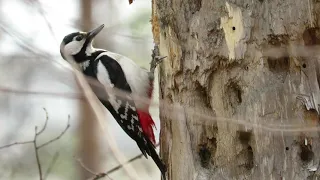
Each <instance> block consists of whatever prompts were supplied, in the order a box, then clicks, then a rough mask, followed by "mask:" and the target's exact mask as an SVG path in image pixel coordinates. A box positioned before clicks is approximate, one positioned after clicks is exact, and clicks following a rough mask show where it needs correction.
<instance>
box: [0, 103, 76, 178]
mask: <svg viewBox="0 0 320 180" xmlns="http://www.w3.org/2000/svg"><path fill="white" fill-rule="evenodd" d="M43 110H44V111H45V113H46V120H45V123H44V125H43V127H42V128H41V130H40V131H38V127H37V126H35V128H34V129H35V131H34V137H33V140H31V141H23V142H14V143H11V144H7V145H4V146H1V147H0V149H4V148H8V147H11V146H14V145H22V144H33V147H34V151H35V156H36V161H37V167H38V171H39V179H40V180H44V179H45V178H46V177H47V176H48V173H50V171H51V169H52V167H53V166H54V164H55V161H56V159H57V158H58V157H57V156H58V155H59V154H57V153H56V154H55V156H54V157H53V160H52V162H51V164H50V165H49V168H48V170H47V171H46V174H45V175H44V176H43V172H42V167H41V162H40V157H39V150H40V149H41V148H43V147H45V146H47V145H49V144H51V143H53V142H55V141H57V140H58V139H60V138H61V137H62V136H63V135H64V134H65V133H66V131H67V130H68V129H69V127H70V116H68V124H67V126H66V128H65V129H64V130H63V131H62V132H61V133H60V134H59V135H58V136H57V137H55V138H53V139H51V140H49V141H47V142H45V143H43V144H41V145H38V143H37V139H38V137H39V136H40V135H41V134H42V133H43V132H44V131H45V130H46V128H47V124H48V121H49V116H48V112H47V110H46V109H45V108H43Z"/></svg>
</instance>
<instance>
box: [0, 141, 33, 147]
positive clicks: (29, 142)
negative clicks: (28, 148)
mask: <svg viewBox="0 0 320 180" xmlns="http://www.w3.org/2000/svg"><path fill="white" fill-rule="evenodd" d="M31 143H33V141H24V142H14V143H11V144H7V145H4V146H1V147H0V149H5V148H8V147H11V146H15V145H23V144H31Z"/></svg>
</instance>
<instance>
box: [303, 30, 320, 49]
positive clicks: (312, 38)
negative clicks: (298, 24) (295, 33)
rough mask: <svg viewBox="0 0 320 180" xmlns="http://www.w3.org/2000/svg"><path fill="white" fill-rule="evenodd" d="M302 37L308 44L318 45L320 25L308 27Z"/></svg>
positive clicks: (319, 41)
mask: <svg viewBox="0 0 320 180" xmlns="http://www.w3.org/2000/svg"><path fill="white" fill-rule="evenodd" d="M302 38H303V41H304V44H305V45H306V46H311V45H318V44H320V29H319V28H318V27H314V28H307V29H306V30H305V31H304V32H303V34H302Z"/></svg>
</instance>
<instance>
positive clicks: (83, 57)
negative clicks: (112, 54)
mask: <svg viewBox="0 0 320 180" xmlns="http://www.w3.org/2000/svg"><path fill="white" fill-rule="evenodd" d="M103 52H106V50H103V49H96V48H93V47H91V48H90V50H89V51H86V52H85V53H82V54H81V53H78V54H76V55H74V56H73V58H74V60H75V61H76V62H77V64H79V66H80V69H81V70H82V71H85V70H86V69H87V68H88V67H89V66H90V65H91V64H92V62H93V61H94V60H95V59H96V58H97V57H98V56H99V55H100V54H101V53H103Z"/></svg>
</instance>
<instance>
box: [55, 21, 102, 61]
mask: <svg viewBox="0 0 320 180" xmlns="http://www.w3.org/2000/svg"><path fill="white" fill-rule="evenodd" d="M103 28H104V24H102V25H100V26H99V27H97V28H95V29H93V30H92V31H90V32H74V33H71V34H68V35H66V36H65V37H64V38H63V40H62V42H61V44H60V54H61V56H62V58H63V59H64V60H68V58H70V56H71V57H73V59H74V60H75V61H76V62H82V61H85V60H87V59H86V57H87V56H90V55H91V53H92V52H93V51H94V49H93V47H92V42H93V39H94V37H95V36H96V35H97V34H98V33H99V32H100V31H101V30H102V29H103Z"/></svg>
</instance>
